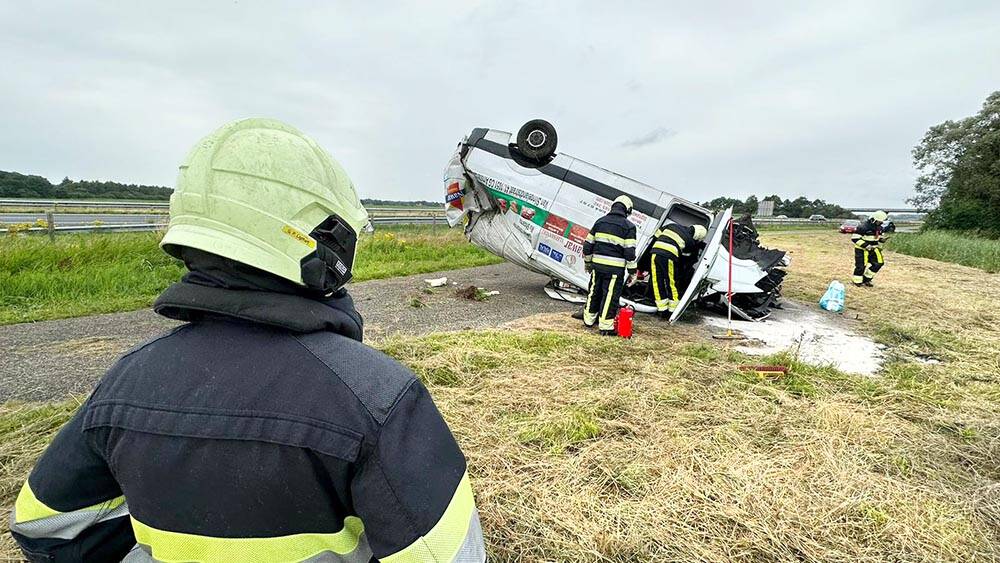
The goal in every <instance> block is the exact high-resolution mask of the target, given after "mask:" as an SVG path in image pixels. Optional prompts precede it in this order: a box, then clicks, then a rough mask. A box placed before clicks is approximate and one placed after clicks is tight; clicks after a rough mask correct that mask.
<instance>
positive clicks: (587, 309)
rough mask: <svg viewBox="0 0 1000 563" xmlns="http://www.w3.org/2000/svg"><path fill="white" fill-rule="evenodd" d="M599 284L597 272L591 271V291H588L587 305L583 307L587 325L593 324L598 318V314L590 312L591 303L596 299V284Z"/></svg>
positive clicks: (584, 319)
mask: <svg viewBox="0 0 1000 563" xmlns="http://www.w3.org/2000/svg"><path fill="white" fill-rule="evenodd" d="M596 285H597V272H590V292H589V293H587V305H586V306H584V308H583V322H584V324H586V325H593V324H594V321H596V320H597V315H595V314H594V313H591V312H590V304H591V302H592V301H593V300H594V286H596Z"/></svg>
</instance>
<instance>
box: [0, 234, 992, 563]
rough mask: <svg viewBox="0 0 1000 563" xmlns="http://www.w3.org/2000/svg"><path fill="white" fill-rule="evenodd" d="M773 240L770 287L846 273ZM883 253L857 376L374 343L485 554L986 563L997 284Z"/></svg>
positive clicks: (674, 352)
mask: <svg viewBox="0 0 1000 563" xmlns="http://www.w3.org/2000/svg"><path fill="white" fill-rule="evenodd" d="M772 238H773V239H774V240H773V241H772V242H773V243H774V244H775V245H781V246H783V247H785V248H789V249H790V250H792V251H793V253H794V254H793V258H794V262H793V271H792V275H790V276H789V278H788V281H787V282H786V287H787V292H788V293H790V294H794V295H796V296H798V297H801V298H802V299H804V300H808V301H810V302H813V301H815V300H817V299H818V298H819V296H820V294H821V293H822V291H823V290H824V289H825V287H826V284H827V283H828V282H829V281H830V279H832V278H833V277H839V278H840V279H844V278H845V276H847V275H850V267H851V265H850V243H849V242H847V241H846V240H845V239H843V238H840V237H837V236H834V235H829V236H827V235H817V234H807V235H774V236H773V237H772ZM888 260H889V263H888V265H887V266H886V270H885V272H884V275H883V276H880V277H879V278H878V280H877V283H879V287H878V288H877V289H875V290H868V291H866V292H862V291H861V290H854V289H853V288H851V290H850V292H849V295H848V307H849V310H850V311H852V312H854V311H857V312H860V313H861V317H862V326H863V327H864V330H867V331H869V332H870V333H871V334H872V335H874V336H876V337H877V338H879V339H880V340H882V341H884V342H886V343H887V345H888V346H889V347H890V352H891V353H892V356H893V357H894V360H893V361H892V362H891V363H889V364H888V365H887V367H886V369H885V371H884V373H882V374H880V375H879V376H878V377H875V378H866V377H860V376H852V375H848V374H843V373H839V372H837V371H834V370H832V369H830V368H817V367H813V366H808V365H804V364H801V363H799V362H796V361H794V359H792V358H790V357H788V356H785V355H778V356H775V357H772V358H768V359H765V360H764V361H763V363H771V364H781V365H785V366H788V367H789V368H790V369H789V372H788V374H787V375H784V376H777V377H768V378H760V377H758V376H757V375H756V374H748V373H745V372H741V371H740V370H739V369H738V367H739V366H740V365H741V364H743V363H749V362H752V363H755V364H759V363H762V361H761V360H760V359H759V358H755V359H753V360H750V359H748V358H746V357H744V356H742V355H740V354H738V353H735V352H732V351H730V350H728V349H727V348H725V345H724V344H720V343H718V342H713V341H711V340H707V339H706V338H705V335H704V334H703V333H702V332H701V330H700V329H698V328H697V327H695V326H693V325H682V326H680V327H675V328H667V327H666V326H664V325H663V324H662V323H659V322H658V321H655V320H652V319H647V318H643V319H641V320H640V322H639V323H638V324H637V327H636V328H637V335H636V338H635V339H633V340H632V341H623V340H620V339H608V338H601V337H598V336H596V335H594V334H593V333H588V332H585V331H584V330H583V329H582V328H581V327H580V326H579V324H578V322H577V321H572V320H571V319H569V318H568V316H567V315H540V316H536V317H532V318H529V319H523V320H521V321H518V322H515V323H511V324H510V325H507V326H505V327H503V328H502V329H500V330H495V331H475V332H458V333H449V334H437V335H430V336H426V337H421V338H393V339H390V340H387V341H383V342H379V343H378V345H379V346H380V347H382V348H383V349H385V350H386V351H387V352H388V353H390V354H392V355H393V356H395V357H397V358H400V359H401V360H403V361H404V362H405V363H407V364H408V365H410V366H412V367H413V368H414V370H415V371H416V372H417V373H418V375H419V376H420V377H421V378H422V379H423V380H424V381H425V382H426V383H427V385H428V387H429V388H430V389H431V392H432V393H433V395H434V397H435V400H436V401H437V403H438V405H439V407H440V409H441V411H442V412H443V413H444V415H445V417H446V418H447V419H448V421H449V423H450V424H451V426H452V428H453V430H454V432H455V434H456V437H457V438H458V440H459V442H460V444H461V445H462V447H463V449H464V451H465V453H466V454H467V456H468V458H469V471H470V473H471V475H472V479H473V484H474V487H475V489H476V497H477V503H478V505H479V507H480V511H481V515H482V521H483V527H484V530H485V532H486V537H487V541H488V543H489V550H490V552H491V554H492V558H493V560H497V561H512V560H530V561H646V560H657V561H771V560H780V561H817V562H818V561H850V562H855V561H887V560H888V561H975V560H980V561H992V560H998V559H1000V414H998V413H1000V375H998V374H1000V351H998V349H1000V346H997V344H998V343H1000V332H998V329H997V328H996V327H995V324H996V321H997V320H1000V319H998V318H997V314H996V313H994V312H993V308H994V305H993V302H992V299H993V297H994V296H993V295H991V292H992V293H995V292H996V289H1000V288H998V286H997V283H996V281H997V277H996V276H990V275H988V274H985V273H984V272H981V271H977V270H973V269H971V268H964V267H961V266H956V265H953V264H942V263H935V262H932V261H930V260H924V259H917V258H910V257H905V256H896V255H894V254H891V253H890V254H889V256H888ZM915 354H930V355H935V356H937V357H940V358H941V359H943V360H944V362H943V363H941V364H937V365H925V364H921V363H917V362H916V361H912V360H913V357H914V355H915ZM22 408H23V407H16V406H15V407H10V406H8V407H6V409H7V410H6V411H5V412H9V411H10V410H11V409H14V411H15V412H18V409H22ZM69 408H71V407H70V406H67V405H63V406H60V407H56V411H54V412H57V413H60V414H59V416H64V415H65V411H66V410H67V409H69ZM60 409H61V410H60ZM19 416H21V419H23V420H25V421H27V422H26V424H28V426H27V427H26V429H24V430H13V435H14V437H15V439H14V440H12V441H10V443H11V444H13V445H11V446H8V445H7V444H8V437H7V434H8V433H10V432H12V429H13V428H14V426H12V425H11V424H9V423H6V420H7V418H8V417H5V416H3V414H2V413H0V421H4V422H0V425H3V424H7V426H0V428H4V429H5V430H4V433H3V443H4V446H3V448H2V449H0V452H2V453H0V460H2V464H3V475H2V481H0V483H2V484H3V489H2V491H0V492H2V501H3V503H4V504H5V505H9V504H10V502H11V500H12V494H13V493H14V492H15V490H16V486H17V485H18V484H19V482H20V480H21V479H22V478H23V476H24V474H25V472H26V471H27V468H28V467H29V466H30V459H31V458H33V457H34V456H35V455H36V454H37V452H38V451H39V449H40V448H41V444H42V443H43V442H44V439H45V436H46V435H47V434H48V433H49V432H50V431H51V429H52V428H53V427H54V425H53V424H52V423H45V422H44V421H46V420H51V419H50V418H49V417H44V416H43V417H39V420H36V419H35V417H33V416H26V415H19ZM26 433H30V436H29V437H25V436H24V434H26ZM18 444H19V445H18ZM3 541H5V542H7V543H5V544H3V547H4V548H7V549H8V551H6V552H5V553H6V554H11V553H12V552H11V551H9V548H10V543H9V541H8V540H6V539H5V540H3Z"/></svg>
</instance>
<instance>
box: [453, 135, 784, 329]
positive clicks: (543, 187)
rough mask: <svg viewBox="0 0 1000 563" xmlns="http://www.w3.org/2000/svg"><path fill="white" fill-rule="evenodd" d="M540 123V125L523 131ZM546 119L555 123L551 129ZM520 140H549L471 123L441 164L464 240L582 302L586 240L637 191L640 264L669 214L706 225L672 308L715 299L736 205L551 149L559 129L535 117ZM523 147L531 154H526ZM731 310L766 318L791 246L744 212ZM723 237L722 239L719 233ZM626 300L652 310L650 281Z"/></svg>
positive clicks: (645, 264) (721, 289) (720, 293)
mask: <svg viewBox="0 0 1000 563" xmlns="http://www.w3.org/2000/svg"><path fill="white" fill-rule="evenodd" d="M536 123H541V124H543V125H542V126H541V128H542V133H541V134H540V133H539V132H538V131H537V130H528V131H525V129H526V128H529V126H534V125H533V124H536ZM545 126H547V127H548V128H549V129H545V128H544V127H545ZM517 139H519V140H522V142H525V143H530V142H531V141H532V140H533V139H538V140H544V142H545V144H540V146H538V147H535V146H534V145H532V147H531V148H532V149H533V150H528V151H523V152H522V151H521V150H519V149H518V144H517V143H516V142H514V141H515V138H514V136H513V135H511V134H510V133H507V132H504V131H498V130H493V129H474V130H473V131H472V133H471V134H470V135H468V136H467V137H466V138H464V139H463V140H462V142H460V143H459V145H458V147H457V149H456V151H455V153H454V154H453V155H452V157H451V159H450V160H449V162H448V165H447V167H446V169H445V174H444V184H445V191H446V193H445V213H446V215H447V219H448V223H449V225H450V226H452V227H457V226H459V225H462V226H464V229H465V235H466V237H467V238H468V240H469V241H470V242H471V243H473V244H475V245H477V246H480V247H482V248H484V249H486V250H488V251H490V252H492V253H493V254H496V255H497V256H500V257H501V258H504V259H506V260H508V261H510V262H513V263H515V264H517V265H519V266H521V267H523V268H526V269H528V270H531V271H534V272H538V273H541V274H544V275H547V276H549V277H550V278H551V279H552V281H551V282H550V283H549V284H548V285H546V286H545V291H546V293H548V295H549V296H551V297H553V298H556V299H563V300H566V301H572V302H578V303H582V302H584V301H585V299H586V294H585V292H586V288H587V284H588V281H589V279H590V276H589V274H588V273H587V272H586V270H585V269H584V262H583V243H584V241H585V240H586V238H587V235H588V234H589V232H590V227H591V226H593V224H594V222H595V221H596V220H597V219H598V218H600V217H601V216H603V215H604V214H606V213H607V212H608V211H609V209H610V206H611V202H612V201H613V200H614V198H616V197H618V196H619V195H622V194H626V195H628V196H629V197H630V198H632V200H633V202H634V203H635V207H634V210H633V213H632V215H631V216H630V217H629V220H630V221H631V222H632V223H634V224H635V226H636V241H637V245H636V251H637V257H638V263H639V269H640V271H643V270H646V271H648V270H649V261H650V253H651V248H652V242H653V239H654V237H655V232H656V231H657V230H658V229H659V228H660V227H661V226H663V225H665V224H667V223H670V222H673V223H679V224H681V225H695V224H698V225H703V226H705V227H706V228H707V229H708V231H709V234H708V236H707V237H706V244H705V246H704V248H703V249H702V250H701V251H700V253H698V254H697V255H696V256H692V257H690V258H689V264H688V266H689V267H688V268H686V269H685V274H686V275H685V279H684V280H682V281H683V282H684V283H682V284H681V285H682V286H684V285H687V290H686V291H685V292H684V294H683V296H682V297H681V300H680V302H679V307H678V309H677V311H676V312H675V314H674V316H673V318H672V319H673V320H676V319H677V318H678V317H679V316H680V314H681V313H682V312H683V310H684V309H686V308H687V307H689V306H690V305H691V304H698V305H699V306H702V307H708V308H712V307H717V306H719V304H720V303H723V302H724V299H725V293H726V287H727V286H728V281H729V280H728V270H729V268H728V260H729V253H728V251H727V248H726V246H727V245H728V236H727V235H728V223H729V220H730V217H731V210H727V211H726V212H723V213H719V214H718V215H713V214H712V213H711V211H709V210H707V209H705V208H703V207H701V206H699V205H697V204H695V203H692V202H690V201H687V200H684V199H683V198H680V197H678V196H675V195H672V194H669V193H667V192H664V191H662V190H658V189H656V188H653V187H651V186H648V185H646V184H642V183H640V182H637V181H635V180H632V179H630V178H626V177H624V176H621V175H618V174H615V173H613V172H610V171H608V170H605V169H602V168H599V167H597V166H594V165H593V164H589V163H587V162H584V161H582V160H580V159H577V158H573V157H571V156H568V155H566V154H562V153H558V154H557V153H556V152H555V131H554V129H551V126H550V125H548V124H547V123H545V122H542V121H540V120H536V121H534V122H529V123H528V124H527V125H526V126H525V127H524V128H522V130H521V131H520V132H519V133H518V135H517ZM525 153H530V156H528V155H526V154H525ZM734 233H735V235H736V236H735V237H734V243H735V244H734V252H733V254H734V258H733V292H734V299H733V303H734V306H735V308H734V312H736V314H737V315H739V316H742V317H744V318H746V319H750V320H757V319H761V318H764V317H766V316H767V315H768V314H769V313H770V310H771V308H773V307H776V306H779V305H778V303H779V298H780V286H781V279H782V278H783V277H784V273H785V272H784V270H783V269H782V268H783V267H784V266H786V265H787V257H786V256H785V253H784V252H782V251H779V250H769V249H765V248H763V247H761V246H760V244H759V241H758V239H757V233H756V231H755V230H754V228H753V225H752V224H751V223H749V222H748V221H744V222H739V223H737V224H736V228H735V230H734ZM724 235H725V236H726V238H725V242H726V244H725V245H724V244H723V237H724ZM622 303H623V304H629V305H632V306H633V307H635V309H636V310H637V311H640V312H646V313H652V312H655V311H656V307H655V305H654V304H653V300H652V297H651V290H650V288H649V284H648V280H647V279H646V278H645V277H643V276H641V275H640V277H639V281H638V282H637V283H635V284H634V285H632V286H630V287H628V288H626V289H625V291H624V292H623V294H622Z"/></svg>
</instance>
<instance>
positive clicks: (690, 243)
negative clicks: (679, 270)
mask: <svg viewBox="0 0 1000 563" xmlns="http://www.w3.org/2000/svg"><path fill="white" fill-rule="evenodd" d="M697 247H698V241H696V240H694V227H686V226H683V225H679V224H677V223H668V224H666V225H664V226H663V228H662V229H659V230H657V231H656V239H655V241H654V242H653V252H654V253H663V254H667V255H668V256H670V257H673V258H680V257H681V255H682V254H688V253H691V252H692V251H693V250H694V249H695V248H697Z"/></svg>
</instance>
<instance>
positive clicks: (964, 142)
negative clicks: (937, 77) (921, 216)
mask: <svg viewBox="0 0 1000 563" xmlns="http://www.w3.org/2000/svg"><path fill="white" fill-rule="evenodd" d="M913 164H914V166H916V168H917V170H919V171H920V175H919V176H918V177H917V181H916V185H915V186H914V188H915V190H916V195H914V196H913V197H912V198H910V199H909V200H908V201H909V202H910V203H911V204H913V205H915V206H917V207H919V208H920V209H923V210H930V214H929V215H928V216H927V221H926V223H925V225H926V227H928V228H938V229H956V230H979V231H981V232H982V233H983V234H985V235H987V236H992V237H994V238H1000V91H997V92H993V93H992V94H990V95H989V96H988V97H987V98H986V101H985V102H984V103H983V107H982V109H981V110H980V111H979V113H977V114H976V115H973V116H971V117H966V118H965V119H961V120H959V121H951V120H949V121H945V122H944V123H940V124H938V125H934V126H933V127H931V128H930V129H928V131H927V133H926V134H924V138H923V139H922V140H921V141H920V144H918V145H917V146H916V147H914V148H913Z"/></svg>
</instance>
